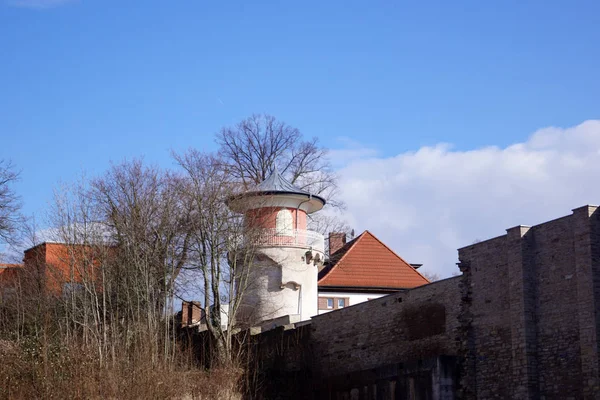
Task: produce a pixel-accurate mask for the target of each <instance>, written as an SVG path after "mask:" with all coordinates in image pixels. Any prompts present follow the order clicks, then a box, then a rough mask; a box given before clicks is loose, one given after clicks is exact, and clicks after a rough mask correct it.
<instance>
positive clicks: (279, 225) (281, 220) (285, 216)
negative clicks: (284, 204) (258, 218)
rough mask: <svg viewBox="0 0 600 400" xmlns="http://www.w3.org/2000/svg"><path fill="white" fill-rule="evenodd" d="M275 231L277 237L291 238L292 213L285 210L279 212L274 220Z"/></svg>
mask: <svg viewBox="0 0 600 400" xmlns="http://www.w3.org/2000/svg"><path fill="white" fill-rule="evenodd" d="M275 229H276V230H277V234H278V235H286V236H291V235H292V233H293V229H294V227H293V219H292V213H291V211H290V210H288V209H287V208H283V209H281V210H279V212H278V213H277V217H276V219H275Z"/></svg>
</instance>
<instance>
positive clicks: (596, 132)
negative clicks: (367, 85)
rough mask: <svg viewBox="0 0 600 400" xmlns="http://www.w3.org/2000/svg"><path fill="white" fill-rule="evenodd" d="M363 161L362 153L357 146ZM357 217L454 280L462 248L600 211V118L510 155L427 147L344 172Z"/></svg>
mask: <svg viewBox="0 0 600 400" xmlns="http://www.w3.org/2000/svg"><path fill="white" fill-rule="evenodd" d="M353 150H355V151H356V154H359V155H360V154H361V153H360V151H358V150H357V149H356V148H355V149H353ZM339 174H340V177H341V191H342V199H343V200H344V201H345V202H346V203H347V206H348V212H347V217H348V219H349V222H350V223H351V225H352V226H353V227H354V228H356V230H357V232H361V231H362V230H364V229H368V230H370V231H371V232H373V233H374V234H375V235H376V236H378V237H379V238H380V239H382V240H383V241H384V242H385V243H386V244H388V245H390V247H391V248H392V249H394V250H395V251H397V252H398V253H399V254H400V255H401V256H402V257H404V258H405V259H407V261H409V262H422V263H424V264H425V266H424V269H427V270H428V271H431V272H435V273H438V274H439V275H441V276H444V277H446V276H450V275H451V274H452V273H453V272H455V271H457V268H456V266H455V263H456V262H457V252H456V249H457V248H459V247H463V246H467V245H469V244H471V243H473V242H474V241H475V240H485V239H488V238H491V237H495V236H499V235H502V234H504V233H505V229H506V228H509V227H512V226H515V225H519V224H522V225H535V224H539V223H542V222H545V221H547V220H550V219H554V218H557V217H560V216H563V215H567V214H570V212H571V209H573V208H575V207H579V206H582V205H585V204H598V203H600V185H598V182H600V120H590V121H586V122H584V123H582V124H580V125H578V126H575V127H571V128H567V129H562V128H554V127H551V128H544V129H540V130H539V131H537V132H535V133H533V135H531V136H530V137H529V138H528V140H527V141H525V142H523V143H516V144H514V145H511V146H508V147H506V148H499V147H485V148H479V149H475V150H469V151H457V150H453V149H452V147H451V146H449V145H447V144H439V145H437V146H434V147H422V148H420V149H419V150H417V151H415V152H407V153H402V154H398V155H397V156H395V157H390V158H373V157H370V158H366V159H365V158H364V157H361V156H359V157H357V158H355V159H353V160H346V165H345V167H344V168H343V169H341V170H340V171H339Z"/></svg>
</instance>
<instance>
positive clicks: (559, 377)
mask: <svg viewBox="0 0 600 400" xmlns="http://www.w3.org/2000/svg"><path fill="white" fill-rule="evenodd" d="M459 260H460V263H459V267H460V269H461V271H462V272H463V274H462V275H461V276H459V277H455V278H450V279H446V280H443V281H439V282H435V283H432V284H429V285H426V286H421V287H418V288H415V289H411V290H407V291H404V292H399V293H395V294H392V295H389V296H385V297H381V298H378V299H374V300H370V301H368V302H366V303H361V304H357V305H355V306H351V307H347V308H343V309H340V310H336V311H332V312H330V313H326V314H322V315H318V316H315V317H313V318H312V321H311V322H310V323H308V324H307V323H306V322H305V323H302V326H300V325H294V324H288V325H286V326H284V327H279V328H277V329H274V330H272V331H268V332H263V333H261V334H259V335H254V336H253V338H252V339H251V340H249V343H252V344H253V346H252V348H253V350H254V352H253V353H252V354H253V355H254V357H252V363H253V364H252V366H253V368H250V370H251V371H259V372H255V376H256V377H257V379H255V381H253V382H254V383H255V385H254V389H255V391H254V392H253V393H255V394H256V393H262V394H263V398H274V399H276V398H302V399H310V398H318V399H320V398H323V399H396V398H400V399H402V398H410V399H415V400H422V399H444V400H450V399H454V398H463V399H544V400H550V399H598V398H600V381H599V374H600V364H599V352H598V350H599V349H600V335H599V333H600V210H598V209H597V208H596V207H592V206H586V207H581V208H578V209H575V210H573V213H572V214H571V215H569V216H567V217H563V218H559V219H556V220H553V221H549V222H546V223H543V224H540V225H536V226H533V227H526V226H517V227H514V228H511V229H508V230H507V233H506V235H503V236H500V237H497V238H494V239H490V240H487V241H484V242H480V243H476V244H473V245H471V246H467V247H464V248H462V249H459ZM253 397H254V398H256V397H260V396H256V395H254V396H253Z"/></svg>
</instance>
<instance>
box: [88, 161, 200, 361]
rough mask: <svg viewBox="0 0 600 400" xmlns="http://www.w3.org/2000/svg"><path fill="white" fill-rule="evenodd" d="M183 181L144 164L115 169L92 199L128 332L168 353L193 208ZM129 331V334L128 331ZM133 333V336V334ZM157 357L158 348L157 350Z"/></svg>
mask: <svg viewBox="0 0 600 400" xmlns="http://www.w3.org/2000/svg"><path fill="white" fill-rule="evenodd" d="M180 184H181V180H180V179H179V178H178V177H177V176H176V175H173V174H170V173H168V172H165V171H163V170H160V169H158V168H153V167H147V166H145V165H144V164H143V163H142V162H141V161H140V160H135V161H133V162H125V163H122V164H119V165H114V166H113V167H112V168H111V169H110V170H109V171H108V172H107V173H106V174H105V175H104V176H102V177H100V178H97V179H95V180H93V181H92V184H91V191H90V195H91V196H92V197H93V201H94V204H95V207H97V210H98V212H99V214H100V215H101V218H102V220H103V222H104V223H105V225H106V227H107V229H108V231H109V232H110V234H111V240H112V243H113V244H114V248H115V251H114V263H113V265H114V267H113V268H111V269H109V270H108V271H109V273H110V274H111V275H110V276H109V277H108V279H109V281H110V282H112V284H113V285H114V286H115V288H113V293H114V296H115V297H114V298H113V299H112V300H111V301H113V302H114V303H115V304H118V305H119V307H118V308H119V310H120V311H119V312H120V313H121V314H120V316H121V318H124V320H125V322H126V323H127V324H129V325H128V328H127V329H129V330H133V331H137V330H142V331H143V332H145V333H147V334H152V335H158V334H159V332H161V327H162V329H163V330H162V332H163V335H164V337H163V338H160V337H151V338H149V339H148V340H149V342H148V343H150V344H156V345H157V346H160V344H161V343H162V344H163V345H164V348H163V350H164V353H165V354H166V353H169V352H170V350H169V347H168V346H169V335H170V333H172V332H170V331H169V324H168V323H167V319H166V318H165V317H166V316H167V315H170V314H172V312H173V299H174V288H175V280H176V278H177V276H178V275H179V273H180V271H181V270H182V268H183V267H184V265H185V264H186V262H187V258H188V253H189V243H190V238H191V235H190V231H189V227H190V225H189V209H188V208H187V204H186V203H185V202H184V201H183V200H182V199H181V197H180V196H179V194H180V193H181V189H180V187H179V185H180ZM130 333H131V332H130ZM130 333H129V334H130ZM155 350H156V352H157V353H156V354H158V351H159V349H158V348H156V349H155Z"/></svg>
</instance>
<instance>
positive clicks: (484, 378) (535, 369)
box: [459, 206, 600, 399]
mask: <svg viewBox="0 0 600 400" xmlns="http://www.w3.org/2000/svg"><path fill="white" fill-rule="evenodd" d="M597 214H598V212H596V208H595V207H588V206H586V207H582V208H579V209H576V210H574V211H573V214H572V215H569V216H567V217H564V218H560V219H557V220H554V221H550V222H546V223H544V224H541V225H537V226H534V227H531V228H529V227H524V226H518V227H515V228H511V229H508V230H507V234H506V235H504V236H501V237H498V238H495V239H491V240H488V241H485V242H481V243H477V244H474V245H472V246H468V247H465V248H463V249H459V259H460V261H461V269H462V270H463V271H465V273H464V274H463V281H464V282H463V285H464V287H465V288H468V289H470V290H469V296H468V298H464V299H463V306H464V309H463V313H465V314H468V315H469V316H470V317H471V318H470V320H469V322H470V326H469V327H468V329H467V332H468V334H469V335H471V340H470V341H467V342H468V344H467V348H466V353H469V352H470V353H471V356H472V359H471V361H472V362H471V363H469V362H467V363H465V368H466V370H465V372H464V374H463V376H464V377H467V378H470V380H469V379H467V380H466V381H465V382H466V383H468V385H469V386H472V388H471V389H473V392H472V394H473V397H475V396H476V397H477V398H479V399H488V398H497V397H501V398H515V399H521V398H522V399H525V398H545V399H562V398H566V397H572V398H590V399H592V398H598V396H599V395H600V390H599V388H598V335H597V332H598V326H599V324H598V318H599V316H598V314H599V308H598V305H599V303H598V299H599V298H600V297H599V295H600V290H599V285H598V275H599V271H598V270H599V265H598V264H599V261H600V260H599V258H598V248H599V246H600V244H599V239H600V235H598V231H599V227H598V219H599V218H598V215H597ZM499 377H502V379H498V378H499Z"/></svg>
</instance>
